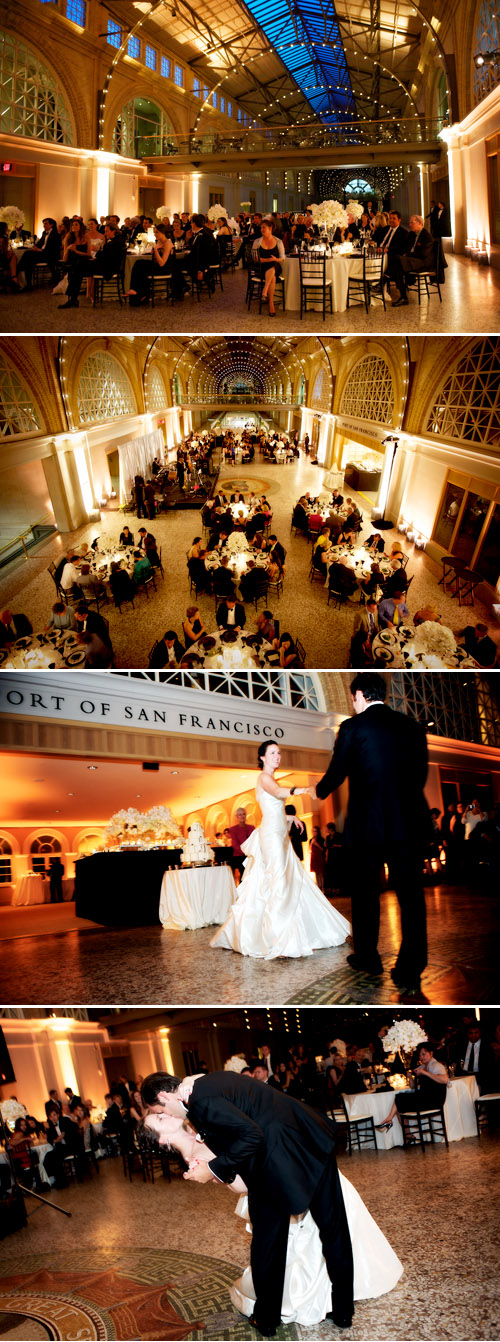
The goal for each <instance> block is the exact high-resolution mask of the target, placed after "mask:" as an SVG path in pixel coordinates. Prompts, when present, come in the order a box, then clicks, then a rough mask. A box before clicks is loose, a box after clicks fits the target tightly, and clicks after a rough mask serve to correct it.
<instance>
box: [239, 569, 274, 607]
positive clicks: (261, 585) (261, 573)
mask: <svg viewBox="0 0 500 1342" xmlns="http://www.w3.org/2000/svg"><path fill="white" fill-rule="evenodd" d="M268 586H269V578H268V576H267V573H266V570H265V569H263V568H257V565H256V564H255V562H254V560H253V559H250V560H249V563H248V569H247V571H246V573H242V575H241V578H240V591H241V595H242V597H243V600H244V601H254V600H255V597H256V595H257V592H260V593H261V594H264V593H266V594H267V589H268Z"/></svg>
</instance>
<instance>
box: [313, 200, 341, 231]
mask: <svg viewBox="0 0 500 1342" xmlns="http://www.w3.org/2000/svg"><path fill="white" fill-rule="evenodd" d="M309 209H310V211H311V214H312V217H313V223H315V224H317V225H318V228H321V227H323V228H328V229H332V230H335V229H336V228H347V225H348V223H349V218H348V214H347V210H344V206H343V205H341V203H340V201H339V200H322V201H321V205H310V206H309Z"/></svg>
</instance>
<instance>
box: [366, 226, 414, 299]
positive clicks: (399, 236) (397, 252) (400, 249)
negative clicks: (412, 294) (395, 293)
mask: <svg viewBox="0 0 500 1342" xmlns="http://www.w3.org/2000/svg"><path fill="white" fill-rule="evenodd" d="M408 236H409V235H408V229H406V228H403V227H402V225H401V215H400V212H399V210H389V219H388V222H387V223H386V224H381V225H380V226H378V227H374V229H373V241H374V242H376V244H377V247H380V249H381V251H383V252H386V253H387V255H388V256H390V257H394V256H402V255H404V253H405V252H406V248H407V246H408ZM384 279H385V277H384ZM386 282H387V285H389V283H390V280H389V279H387V281H386Z"/></svg>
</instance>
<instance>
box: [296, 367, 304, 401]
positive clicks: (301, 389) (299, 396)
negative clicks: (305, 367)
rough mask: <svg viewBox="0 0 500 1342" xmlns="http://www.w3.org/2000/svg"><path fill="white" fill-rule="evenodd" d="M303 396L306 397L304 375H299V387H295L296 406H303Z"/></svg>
mask: <svg viewBox="0 0 500 1342" xmlns="http://www.w3.org/2000/svg"><path fill="white" fill-rule="evenodd" d="M305 396H306V380H305V377H304V374H303V373H301V375H300V382H299V385H298V387H297V404H298V405H303V404H304V401H305Z"/></svg>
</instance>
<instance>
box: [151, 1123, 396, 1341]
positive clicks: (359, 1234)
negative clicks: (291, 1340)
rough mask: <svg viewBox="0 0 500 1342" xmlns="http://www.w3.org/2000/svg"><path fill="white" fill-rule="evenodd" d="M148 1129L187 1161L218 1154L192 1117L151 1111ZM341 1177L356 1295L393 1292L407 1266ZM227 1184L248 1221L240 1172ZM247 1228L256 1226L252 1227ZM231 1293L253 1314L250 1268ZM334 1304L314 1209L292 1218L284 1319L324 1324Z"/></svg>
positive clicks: (358, 1297) (242, 1309)
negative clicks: (203, 1138) (192, 1123)
mask: <svg viewBox="0 0 500 1342" xmlns="http://www.w3.org/2000/svg"><path fill="white" fill-rule="evenodd" d="M143 1132H145V1133H147V1134H148V1139H149V1141H151V1139H153V1141H154V1142H155V1143H156V1142H157V1143H158V1144H159V1145H160V1146H168V1147H173V1148H174V1149H175V1150H176V1151H179V1152H180V1154H181V1156H182V1158H183V1160H184V1161H185V1162H186V1164H187V1165H193V1162H196V1163H198V1162H199V1161H209V1160H212V1158H213V1152H212V1151H211V1150H210V1148H209V1147H208V1146H207V1145H206V1143H205V1142H203V1141H201V1139H200V1138H199V1137H198V1135H197V1134H196V1133H195V1131H194V1128H192V1127H191V1125H190V1123H189V1121H188V1120H187V1119H183V1118H173V1117H172V1116H171V1115H169V1114H161V1113H156V1114H154V1113H149V1114H147V1115H146V1118H145V1119H144V1123H143ZM339 1175H340V1183H341V1188H342V1193H343V1197H344V1204H345V1209H346V1214H347V1221H348V1225H349V1233H350V1236H351V1243H352V1252H353V1259H354V1299H355V1300H368V1299H373V1298H375V1297H376V1296H380V1295H385V1294H386V1292H387V1291H392V1290H393V1288H394V1286H396V1284H397V1282H398V1281H399V1278H400V1277H401V1275H402V1273H403V1265H402V1263H400V1261H399V1258H397V1256H396V1254H395V1253H394V1250H393V1249H391V1246H390V1244H389V1242H388V1240H386V1238H385V1235H383V1234H382V1231H381V1230H380V1228H379V1226H378V1225H377V1223H376V1221H374V1220H373V1217H372V1216H371V1215H370V1212H369V1211H368V1208H367V1207H365V1204H364V1202H363V1201H362V1199H361V1198H360V1196H359V1193H357V1192H356V1189H355V1188H354V1186H353V1184H351V1183H350V1182H349V1180H348V1179H346V1178H345V1177H344V1175H343V1174H340V1171H339ZM225 1186H226V1187H228V1188H231V1189H232V1190H233V1192H234V1193H239V1194H240V1195H241V1196H240V1198H239V1201H238V1203H237V1205H236V1209H235V1210H236V1215H237V1216H241V1217H243V1219H244V1220H247V1216H248V1199H247V1197H246V1188H245V1185H244V1183H243V1180H242V1178H241V1176H240V1175H239V1174H237V1175H236V1178H235V1180H234V1182H233V1183H232V1184H227V1185H225ZM247 1228H248V1229H251V1227H249V1226H248V1227H247ZM229 1294H230V1297H231V1300H232V1302H233V1305H235V1307H236V1309H238V1310H239V1312H240V1314H245V1315H246V1317H247V1318H250V1317H251V1316H252V1314H253V1311H254V1307H255V1294H254V1288H253V1281H252V1272H251V1269H250V1268H249V1267H247V1268H245V1271H244V1272H243V1274H242V1276H241V1277H239V1278H238V1280H237V1281H235V1282H233V1284H232V1286H231V1287H230V1291H229ZM331 1305H332V1283H331V1281H330V1278H329V1276H328V1272H327V1269H326V1263H325V1260H324V1257H323V1251H322V1248H321V1239H320V1235H319V1230H318V1227H317V1225H316V1222H315V1221H314V1220H313V1218H312V1216H311V1213H310V1212H304V1213H302V1214H301V1215H299V1216H291V1217H290V1230H289V1234H288V1246H287V1258H286V1269H285V1284H284V1290H283V1303H282V1315H281V1317H282V1322H283V1323H300V1324H303V1325H304V1326H305V1327H307V1326H309V1325H311V1324H317V1323H320V1322H321V1321H322V1319H325V1318H326V1316H327V1314H328V1311H329V1310H330V1309H331Z"/></svg>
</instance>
